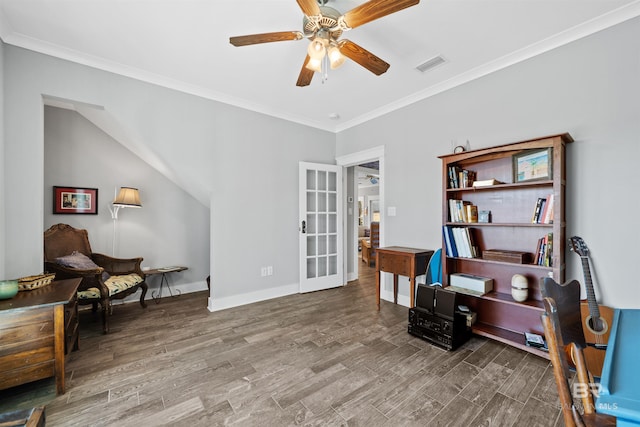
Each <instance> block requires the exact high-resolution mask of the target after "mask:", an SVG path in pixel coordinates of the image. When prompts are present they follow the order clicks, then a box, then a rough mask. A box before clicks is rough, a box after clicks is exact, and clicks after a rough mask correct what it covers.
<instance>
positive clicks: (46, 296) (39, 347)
mask: <svg viewBox="0 0 640 427" xmlns="http://www.w3.org/2000/svg"><path fill="white" fill-rule="evenodd" d="M80 281H81V279H80V278H77V279H67V280H60V281H54V282H52V283H51V284H49V285H47V286H44V287H42V288H39V289H35V290H33V291H23V292H18V295H16V296H15V297H13V298H11V299H8V300H2V301H0V389H5V388H9V387H14V386H17V385H20V384H24V383H28V382H31V381H35V380H39V379H42V378H48V377H53V376H55V378H56V392H57V393H58V394H63V393H64V391H65V384H64V379H65V378H64V357H65V353H64V346H65V316H64V306H65V304H67V303H69V302H71V301H74V299H75V298H76V292H77V289H78V285H79V284H80ZM76 322H77V317H76ZM76 326H77V324H76Z"/></svg>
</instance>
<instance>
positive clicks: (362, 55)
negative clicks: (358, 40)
mask: <svg viewBox="0 0 640 427" xmlns="http://www.w3.org/2000/svg"><path fill="white" fill-rule="evenodd" d="M338 47H339V48H340V53H342V54H343V55H344V56H346V57H347V58H349V59H351V60H352V61H355V62H357V63H358V64H360V65H362V66H363V67H364V68H366V69H367V70H369V71H371V72H372V73H373V74H375V75H377V76H379V75H380V74H382V73H384V72H386V71H387V70H388V69H389V64H388V63H386V62H385V61H383V60H382V59H380V58H378V57H377V56H375V55H374V54H373V53H371V52H369V51H368V50H366V49H364V48H363V47H361V46H359V45H357V44H355V43H354V42H352V41H350V40H342V41H340V43H339V44H338Z"/></svg>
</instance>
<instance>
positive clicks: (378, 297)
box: [376, 270, 380, 311]
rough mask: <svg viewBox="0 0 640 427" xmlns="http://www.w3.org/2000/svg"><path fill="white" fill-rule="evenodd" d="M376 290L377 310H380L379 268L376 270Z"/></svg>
mask: <svg viewBox="0 0 640 427" xmlns="http://www.w3.org/2000/svg"><path fill="white" fill-rule="evenodd" d="M376 290H377V297H376V298H377V299H376V301H377V302H378V311H380V270H376Z"/></svg>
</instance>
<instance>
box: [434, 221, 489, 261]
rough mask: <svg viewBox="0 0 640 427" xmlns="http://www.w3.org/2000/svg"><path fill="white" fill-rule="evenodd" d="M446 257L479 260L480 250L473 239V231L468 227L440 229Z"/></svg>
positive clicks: (445, 227)
mask: <svg viewBox="0 0 640 427" xmlns="http://www.w3.org/2000/svg"><path fill="white" fill-rule="evenodd" d="M442 234H443V237H444V241H445V247H446V250H447V256H449V257H456V258H479V257H480V250H479V248H478V246H477V245H476V244H475V239H474V238H473V229H470V228H468V227H449V226H448V225H445V226H443V227H442Z"/></svg>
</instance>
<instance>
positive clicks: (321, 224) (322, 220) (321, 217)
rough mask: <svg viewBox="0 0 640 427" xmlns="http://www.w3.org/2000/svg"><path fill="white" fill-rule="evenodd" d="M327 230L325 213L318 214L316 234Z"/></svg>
mask: <svg viewBox="0 0 640 427" xmlns="http://www.w3.org/2000/svg"><path fill="white" fill-rule="evenodd" d="M326 232H327V214H318V234H324V233H326Z"/></svg>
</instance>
